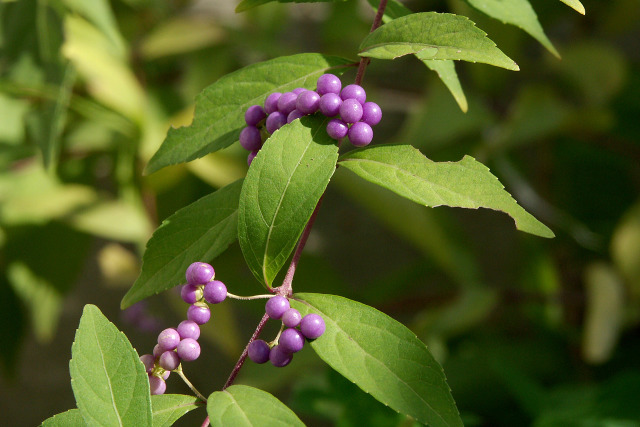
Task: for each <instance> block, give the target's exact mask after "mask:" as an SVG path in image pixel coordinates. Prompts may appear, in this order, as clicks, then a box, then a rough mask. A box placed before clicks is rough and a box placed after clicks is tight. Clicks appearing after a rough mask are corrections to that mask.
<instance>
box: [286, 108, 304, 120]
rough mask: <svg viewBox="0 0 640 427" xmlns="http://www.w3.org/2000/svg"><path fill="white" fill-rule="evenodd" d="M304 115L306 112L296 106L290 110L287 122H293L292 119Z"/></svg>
mask: <svg viewBox="0 0 640 427" xmlns="http://www.w3.org/2000/svg"><path fill="white" fill-rule="evenodd" d="M304 116H305V114H303V113H302V112H301V111H300V110H298V109H297V108H296V109H295V110H293V111H292V112H290V113H289V115H288V116H287V123H291V122H292V121H294V120H297V119H299V118H300V117H304Z"/></svg>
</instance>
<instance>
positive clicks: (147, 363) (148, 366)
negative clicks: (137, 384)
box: [140, 354, 156, 374]
mask: <svg viewBox="0 0 640 427" xmlns="http://www.w3.org/2000/svg"><path fill="white" fill-rule="evenodd" d="M140 361H141V362H142V363H143V364H144V370H145V371H146V372H147V374H148V373H150V372H151V371H153V368H154V366H155V364H156V358H155V357H153V355H151V354H143V355H142V356H140Z"/></svg>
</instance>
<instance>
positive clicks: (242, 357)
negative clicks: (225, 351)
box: [222, 313, 269, 390]
mask: <svg viewBox="0 0 640 427" xmlns="http://www.w3.org/2000/svg"><path fill="white" fill-rule="evenodd" d="M267 320H269V315H268V314H267V313H265V314H264V316H262V319H261V320H260V323H258V326H257V327H256V330H255V331H254V332H253V335H251V339H250V340H249V342H248V343H247V346H246V347H245V348H244V350H243V351H242V354H241V355H240V358H239V359H238V361H237V362H236V366H234V367H233V371H231V375H229V379H227V382H226V383H225V384H224V387H222V390H225V389H226V388H227V387H229V386H230V385H231V384H233V381H234V380H235V379H236V376H237V375H238V372H240V368H242V365H243V364H244V361H245V360H246V359H247V353H248V352H249V345H251V343H252V342H253V341H254V340H255V339H256V338H258V336H259V335H260V332H262V329H263V328H264V325H265V324H266V323H267Z"/></svg>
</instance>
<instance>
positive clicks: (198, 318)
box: [187, 305, 211, 325]
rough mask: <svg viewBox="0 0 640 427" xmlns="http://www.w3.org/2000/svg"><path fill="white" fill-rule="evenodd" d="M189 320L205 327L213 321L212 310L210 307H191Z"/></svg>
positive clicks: (188, 315)
mask: <svg viewBox="0 0 640 427" xmlns="http://www.w3.org/2000/svg"><path fill="white" fill-rule="evenodd" d="M187 319H189V320H192V321H194V322H196V323H197V324H198V325H204V324H205V323H207V322H208V321H209V319H211V310H209V307H205V306H201V305H192V306H189V309H188V310H187Z"/></svg>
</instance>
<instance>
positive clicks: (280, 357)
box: [269, 345, 293, 368]
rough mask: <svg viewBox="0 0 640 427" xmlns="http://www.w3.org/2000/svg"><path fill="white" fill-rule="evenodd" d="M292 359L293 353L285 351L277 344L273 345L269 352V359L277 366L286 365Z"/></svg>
mask: <svg viewBox="0 0 640 427" xmlns="http://www.w3.org/2000/svg"><path fill="white" fill-rule="evenodd" d="M292 359H293V354H291V353H287V352H285V351H283V350H282V348H280V346H279V345H276V346H274V347H273V348H272V349H271V351H270V352H269V361H271V364H272V365H273V366H275V367H277V368H282V367H284V366H287V365H288V364H289V363H290V362H291V360H292Z"/></svg>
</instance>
